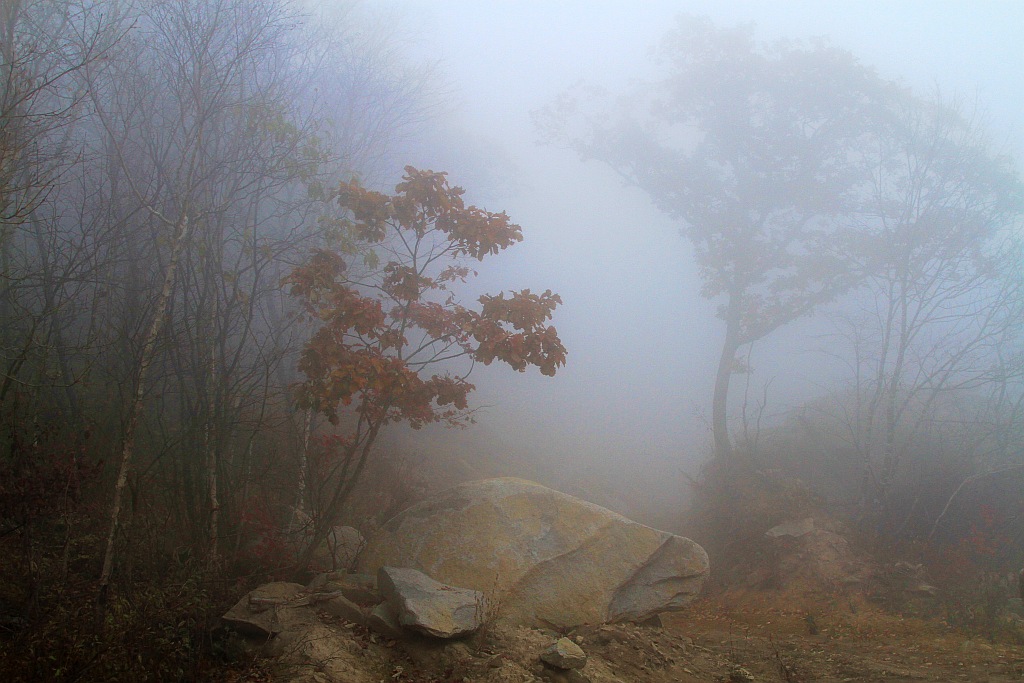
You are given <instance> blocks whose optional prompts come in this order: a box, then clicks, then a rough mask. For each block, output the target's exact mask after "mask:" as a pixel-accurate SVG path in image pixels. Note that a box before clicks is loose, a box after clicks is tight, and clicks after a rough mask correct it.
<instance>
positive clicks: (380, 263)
mask: <svg viewBox="0 0 1024 683" xmlns="http://www.w3.org/2000/svg"><path fill="white" fill-rule="evenodd" d="M395 191H396V193H395V194H394V195H393V196H388V195H385V194H382V193H380V192H374V191H372V190H368V189H365V188H364V187H362V186H361V185H360V184H359V183H358V182H356V181H352V182H350V183H345V184H342V185H341V187H340V188H339V189H338V190H337V192H336V195H335V199H336V201H337V202H338V205H339V206H340V207H341V208H342V209H343V210H344V211H345V213H346V215H347V218H346V220H345V221H343V227H344V233H345V235H346V241H347V242H349V244H350V246H351V244H352V243H355V244H362V245H365V246H367V247H369V248H370V249H371V251H368V252H366V255H365V256H364V258H363V259H362V264H361V265H360V266H359V267H358V268H356V267H354V266H353V265H352V264H350V263H349V262H348V260H347V259H346V256H345V255H344V254H343V253H339V252H338V251H334V250H329V249H319V250H316V251H315V252H314V253H313V255H312V256H311V258H310V259H309V261H308V262H307V263H305V264H303V265H301V266H299V267H297V268H295V269H294V270H293V271H292V272H291V274H290V275H289V276H288V277H287V278H286V279H285V284H286V285H288V286H290V292H291V294H292V295H293V296H295V297H298V298H299V299H301V300H302V302H303V305H304V308H305V311H306V314H307V315H308V316H309V317H310V318H311V319H313V320H314V321H316V323H317V324H318V325H319V327H318V328H317V329H316V331H315V332H314V333H313V335H312V337H311V338H310V340H309V341H308V342H307V343H306V345H305V347H304V348H303V350H302V355H301V357H300V360H299V369H300V370H301V371H302V372H303V374H305V376H306V380H305V381H304V382H303V383H302V384H301V386H300V388H299V392H298V402H299V405H300V407H303V408H306V409H310V410H314V411H317V412H319V413H321V414H323V415H324V416H326V417H327V419H328V420H329V421H330V422H331V423H332V424H334V425H336V426H340V425H342V423H344V427H343V428H342V433H341V434H339V435H337V437H335V438H334V439H332V441H333V443H334V444H335V447H334V449H333V451H334V454H335V456H334V457H333V458H332V461H331V462H330V463H329V469H328V471H327V472H326V473H321V474H320V476H321V477H322V481H326V482H329V486H328V489H327V491H328V493H327V495H326V496H324V497H323V500H321V501H320V502H319V505H317V510H316V513H317V514H315V515H314V520H313V529H312V542H311V543H310V545H309V546H308V547H307V550H306V552H305V553H304V555H303V557H302V558H301V560H300V565H301V567H302V568H304V567H305V566H306V565H308V563H309V559H310V557H311V554H312V552H313V548H315V546H316V545H317V544H318V543H319V542H320V541H322V539H324V538H325V537H326V536H327V533H328V532H329V530H330V529H331V527H332V526H333V525H334V524H335V523H336V522H337V517H338V516H339V514H340V511H341V507H342V506H343V505H344V503H345V501H346V500H347V499H348V498H349V496H350V495H351V493H352V491H353V489H354V488H355V486H356V484H357V482H358V480H359V475H360V473H361V472H362V471H363V469H364V467H365V466H366V463H367V460H368V458H369V456H370V454H371V453H372V450H373V445H374V443H375V441H376V439H377V436H378V434H379V433H380V430H381V429H382V428H383V427H384V426H385V425H388V424H391V423H395V422H405V423H407V424H409V425H411V426H412V427H413V428H415V429H418V428H420V427H422V426H424V425H426V424H430V423H443V424H447V425H450V426H464V425H466V424H467V423H468V422H470V421H471V411H470V409H469V404H468V400H467V398H468V395H469V393H470V392H471V391H472V390H473V388H474V387H473V385H472V384H470V383H469V382H468V381H467V377H468V375H469V373H470V371H471V370H472V367H473V365H474V363H475V362H476V361H479V362H481V363H483V364H485V365H489V364H490V363H492V362H493V361H495V360H498V361H502V362H504V363H507V364H508V365H509V366H511V367H512V368H513V369H515V370H518V371H520V372H523V371H525V370H526V368H527V367H528V366H530V365H533V366H536V367H537V368H539V369H540V371H541V373H543V374H545V375H554V374H555V371H556V370H557V369H558V368H559V367H560V366H562V365H564V364H565V354H566V350H565V347H564V346H563V345H562V341H561V339H559V337H558V333H557V332H556V330H555V328H554V327H553V326H551V325H549V324H548V321H549V320H550V319H551V316H552V313H553V311H554V309H555V307H556V306H558V304H560V303H561V298H560V297H559V296H558V295H557V294H553V293H552V292H551V291H550V290H548V291H545V292H544V293H543V294H534V293H532V292H531V291H530V290H528V289H524V290H522V291H519V292H511V293H510V294H509V295H506V294H505V293H500V294H497V295H484V296H481V297H480V298H479V300H478V301H479V304H480V306H479V307H478V308H475V309H473V308H467V307H466V306H463V305H461V304H459V303H458V302H457V301H456V298H455V295H454V294H453V293H452V292H451V290H450V288H451V287H452V286H453V285H455V284H457V283H464V282H466V281H467V280H468V279H469V278H470V277H471V276H473V275H476V272H475V271H473V270H472V269H470V268H469V267H468V266H467V265H466V263H467V262H468V260H470V259H476V260H478V261H483V260H484V258H485V257H487V256H490V255H492V254H497V253H498V252H500V251H502V250H504V249H506V248H507V247H510V246H512V245H513V244H515V243H517V242H520V241H522V239H523V236H522V231H521V229H520V227H519V226H518V225H516V224H515V223H512V222H511V221H510V220H509V217H508V215H506V214H505V213H504V212H501V213H491V212H488V211H484V210H482V209H479V208H477V207H475V206H466V204H465V203H464V201H463V199H462V195H463V193H464V190H463V189H462V188H460V187H452V186H451V185H449V183H448V180H447V177H446V174H445V173H436V172H433V171H420V170H417V169H415V168H412V167H408V166H407V167H406V168H405V175H404V176H403V180H402V182H400V183H399V184H398V185H397V186H396V187H395ZM380 254H383V255H384V256H383V257H381V256H380ZM357 270H358V271H359V272H356V271H357ZM460 361H461V362H460ZM341 411H343V412H344V415H345V418H346V419H344V420H342V416H343V414H342V412H341ZM325 475H326V476H325Z"/></svg>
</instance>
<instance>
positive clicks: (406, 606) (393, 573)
mask: <svg viewBox="0 0 1024 683" xmlns="http://www.w3.org/2000/svg"><path fill="white" fill-rule="evenodd" d="M377 587H378V589H379V590H380V593H381V595H382V596H384V599H385V600H386V601H387V602H388V604H389V606H390V607H391V608H392V609H393V610H394V612H395V613H396V614H397V615H398V623H400V624H401V625H402V626H405V627H406V628H410V629H412V630H414V631H419V632H420V633H423V634H426V635H429V636H434V637H437V638H454V637H455V636H460V635H464V634H467V633H472V632H473V631H475V630H476V629H478V628H480V625H481V624H482V623H483V616H484V613H485V607H486V598H485V597H484V595H483V593H480V592H478V591H475V590H470V589H467V588H457V587H454V586H447V585H445V584H443V583H439V582H437V581H434V580H433V579H431V578H430V577H429V576H427V575H426V574H424V573H423V572H420V571H417V570H415V569H400V568H396V567H381V568H380V570H379V572H378V573H377Z"/></svg>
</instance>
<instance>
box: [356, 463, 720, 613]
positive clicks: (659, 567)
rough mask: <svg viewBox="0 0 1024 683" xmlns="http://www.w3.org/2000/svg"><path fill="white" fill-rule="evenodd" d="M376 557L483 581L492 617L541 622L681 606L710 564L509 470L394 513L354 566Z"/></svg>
mask: <svg viewBox="0 0 1024 683" xmlns="http://www.w3.org/2000/svg"><path fill="white" fill-rule="evenodd" d="M382 566H392V567H410V568H414V569H418V570H420V571H422V572H424V573H425V574H427V575H429V576H431V577H433V578H434V579H436V580H438V581H442V582H444V583H447V584H450V585H455V586H464V587H466V588H470V589H473V590H477V591H481V592H483V593H484V594H485V595H486V596H487V600H488V604H489V605H491V606H492V607H491V608H490V612H492V613H493V616H494V618H495V619H496V620H497V621H500V622H503V623H506V624H520V625H525V626H533V627H538V628H552V627H555V628H563V627H567V628H568V627H573V626H579V625H581V624H597V623H603V622H607V621H615V620H626V619H629V620H643V619H645V618H647V617H649V616H651V615H653V614H657V613H659V612H663V611H669V610H672V609H678V608H679V607H681V606H683V605H685V604H686V603H688V602H690V601H691V600H693V598H694V597H696V595H697V594H698V592H699V591H700V589H701V587H702V585H703V583H704V581H705V579H706V578H707V575H708V569H709V567H708V557H707V554H706V553H705V552H704V549H703V548H701V547H700V546H699V545H697V544H696V543H694V542H693V541H691V540H689V539H686V538H682V537H680V536H674V535H673V534H670V533H667V532H664V531H658V530H656V529H652V528H650V527H647V526H644V525H642V524H638V523H637V522H634V521H632V520H629V519H627V518H625V517H623V516H622V515H619V514H616V513H614V512H612V511H610V510H607V509H605V508H602V507H600V506H598V505H594V504H592V503H588V502H585V501H582V500H580V499H578V498H574V497H572V496H569V495H567V494H564V493H560V492H558V491H554V490H552V489H549V488H547V487H544V486H541V485H540V484H536V483H533V482H529V481H525V480H523V479H514V478H500V479H487V480H484V481H476V482H469V483H466V484H462V485H460V486H456V487H454V488H452V489H448V490H447V491H444V492H442V493H440V494H438V495H436V496H434V497H432V498H430V499H427V500H426V501H423V502H422V503H420V504H418V505H415V506H413V507H411V508H409V509H407V510H405V511H404V512H402V513H400V514H399V515H397V516H396V517H394V518H393V519H391V520H390V521H389V522H388V523H387V524H385V525H384V526H383V527H382V528H381V529H380V530H379V531H378V532H377V533H376V534H374V535H373V536H372V537H371V538H370V539H369V540H368V542H367V547H366V548H365V549H364V550H363V553H362V554H361V556H360V560H359V567H360V571H363V572H374V571H376V570H377V569H379V568H380V567H382Z"/></svg>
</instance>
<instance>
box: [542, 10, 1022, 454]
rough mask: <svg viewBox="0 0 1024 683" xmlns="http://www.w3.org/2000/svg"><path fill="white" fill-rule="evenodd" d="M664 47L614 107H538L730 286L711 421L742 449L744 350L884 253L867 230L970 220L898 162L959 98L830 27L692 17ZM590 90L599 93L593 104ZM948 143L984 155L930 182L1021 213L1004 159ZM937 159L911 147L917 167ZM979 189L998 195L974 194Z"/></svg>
mask: <svg viewBox="0 0 1024 683" xmlns="http://www.w3.org/2000/svg"><path fill="white" fill-rule="evenodd" d="M660 56H661V58H662V64H663V66H664V71H665V75H664V77H663V78H662V79H660V80H657V81H655V82H653V83H649V84H646V85H642V86H638V87H637V88H635V89H634V90H633V91H631V92H629V93H628V94H627V95H626V96H624V97H621V98H619V99H618V100H617V101H616V100H612V101H611V106H610V107H609V109H608V110H606V111H600V112H598V111H597V110H596V108H595V105H594V102H593V95H594V92H593V90H590V91H589V92H588V91H587V89H584V88H580V89H577V90H576V91H570V92H568V93H566V94H564V95H563V96H561V97H560V98H559V99H558V100H556V101H555V102H554V103H553V104H552V105H550V106H549V107H547V108H546V109H545V110H543V111H541V112H540V113H539V114H537V116H536V120H537V124H538V128H539V129H540V131H541V134H542V136H544V137H546V138H547V139H548V140H549V141H552V142H555V143H556V144H565V145H568V146H569V147H570V148H571V149H573V150H575V151H576V152H577V153H579V154H580V156H581V157H582V158H584V159H595V160H598V161H602V162H604V163H606V164H608V165H609V166H610V167H612V168H613V169H614V170H615V171H617V172H618V173H619V174H620V175H621V176H622V177H623V178H624V180H625V181H626V182H627V183H630V184H633V185H635V186H637V187H639V188H641V189H643V190H644V191H645V192H646V193H647V194H648V195H649V196H650V198H651V199H652V201H653V202H654V203H655V205H656V206H658V207H659V208H660V209H661V210H662V211H664V212H665V213H667V214H668V215H670V216H672V217H673V218H676V219H678V220H679V221H680V223H681V225H682V232H683V233H684V234H685V235H686V236H687V237H688V238H689V240H690V242H691V243H692V245H693V248H694V254H695V258H696V260H697V264H698V266H699V269H700V275H701V277H702V279H703V283H704V284H703V288H702V292H701V293H702V294H703V296H705V297H708V298H711V299H715V300H718V301H720V302H721V305H720V306H719V310H718V315H719V317H720V318H721V319H722V320H723V321H724V322H725V339H724V342H723V345H722V351H721V356H720V359H719V363H718V369H717V373H716V381H715V390H714V397H713V403H712V427H713V432H714V440H715V449H716V452H717V453H718V454H719V455H721V456H729V455H730V454H731V453H732V451H733V447H732V443H731V441H730V433H729V428H728V396H729V385H730V379H731V376H732V375H733V373H734V372H736V371H737V370H740V369H742V367H741V365H740V364H739V362H738V359H737V353H738V351H739V350H740V349H741V348H742V347H743V346H744V345H748V344H751V343H753V342H755V341H758V340H760V339H762V338H764V337H766V336H767V335H769V334H771V333H772V332H773V331H775V330H777V329H778V328H780V327H781V326H783V325H786V324H787V323H790V322H792V321H793V320H796V319H798V318H800V317H802V316H805V315H807V314H808V313H810V312H811V311H813V310H814V309H815V308H816V307H818V306H820V305H821V304H823V303H825V302H828V301H830V300H832V299H834V298H836V297H837V296H839V295H840V294H841V293H843V292H845V291H848V290H849V289H850V288H852V287H854V286H857V285H859V284H861V283H862V282H863V281H864V279H865V278H866V277H868V273H869V272H871V273H874V272H877V271H876V270H875V269H876V268H885V267H886V266H884V265H882V263H881V261H880V260H878V259H874V260H872V259H871V258H867V256H866V254H867V252H866V251H865V248H866V247H868V243H869V242H872V241H873V240H875V239H878V238H880V239H882V240H883V242H885V244H887V245H892V244H894V241H893V240H894V239H897V238H895V237H894V234H893V233H899V234H900V235H902V234H904V233H909V232H913V231H914V230H918V231H920V230H924V232H925V233H929V234H930V232H931V231H932V230H934V229H936V227H941V226H942V225H950V224H952V223H955V222H956V221H958V220H960V218H961V216H960V214H957V213H956V209H955V208H953V207H950V210H949V211H945V212H944V213H942V214H941V217H940V215H939V214H937V213H935V212H934V211H932V212H929V213H927V214H922V215H919V216H917V217H916V219H910V218H908V217H907V216H906V215H905V209H906V200H907V199H908V197H910V196H911V195H910V193H912V192H913V187H912V185H913V182H914V180H913V179H912V178H910V177H909V176H908V174H907V170H906V169H904V170H903V171H901V170H900V169H899V168H894V166H895V165H898V164H899V162H900V157H899V153H898V151H897V150H900V151H902V152H908V151H909V152H910V153H912V154H916V153H917V150H918V149H919V147H920V146H921V145H928V144H929V142H930V141H929V140H924V139H921V137H922V135H924V134H925V133H926V128H927V124H926V123H925V122H924V119H925V118H927V116H928V115H930V114H929V112H933V113H935V116H939V117H943V116H947V115H948V113H949V112H948V110H947V109H944V108H942V107H938V108H936V107H935V105H934V104H929V103H925V102H923V101H921V100H919V99H918V98H916V97H914V96H913V95H911V94H910V93H908V92H906V91H905V89H903V88H901V87H899V86H897V85H896V84H894V83H891V82H887V81H885V80H883V79H882V78H880V77H879V76H878V75H877V74H876V73H874V72H873V71H872V70H871V69H869V68H867V67H865V66H862V65H861V64H859V63H858V61H857V60H856V59H855V58H854V57H853V56H852V55H851V54H849V53H848V52H846V51H843V50H840V49H836V48H834V47H831V46H829V45H828V44H826V43H824V42H812V43H810V44H801V43H793V42H787V41H782V42H778V43H773V44H759V43H757V42H756V41H755V40H754V38H753V32H752V29H751V27H740V28H732V29H720V28H717V27H715V26H714V25H713V24H712V23H711V22H710V21H709V20H707V19H698V18H691V17H684V18H681V19H680V20H679V23H678V25H677V26H676V28H675V29H674V30H673V31H671V32H670V33H669V34H668V35H667V36H666V38H665V40H664V42H663V44H662V45H661V49H660ZM584 95H590V96H591V98H592V99H591V101H590V102H589V103H587V104H584V103H583V96H584ZM588 107H589V108H588ZM915 121H916V123H915ZM934 143H935V145H939V144H941V145H944V147H943V149H942V152H941V154H942V155H943V156H944V157H946V158H948V159H950V161H951V162H952V160H953V159H956V158H963V159H965V160H966V159H967V158H968V157H970V169H971V170H966V169H965V171H964V172H963V173H962V174H961V175H960V176H959V177H958V178H956V179H954V178H953V177H949V178H948V179H947V180H943V181H941V182H939V181H935V182H931V181H930V184H929V185H928V187H929V188H930V190H931V191H933V192H944V191H945V192H948V193H949V197H950V201H951V202H952V203H956V202H959V203H960V204H959V206H960V208H962V209H963V210H964V211H969V212H973V213H971V217H970V221H971V225H976V227H975V228H970V230H973V231H975V232H976V233H977V235H976V236H981V232H979V231H982V232H983V231H984V230H991V229H993V228H994V227H995V225H997V224H999V223H1000V221H1002V220H1004V219H1005V218H1006V217H1007V215H1008V214H1007V212H1006V210H1005V208H998V209H997V208H995V206H996V205H998V206H999V207H1009V206H1010V205H1011V204H1012V202H1001V203H1000V202H999V201H996V200H995V199H993V194H996V195H1000V196H1001V193H1002V192H1003V191H1004V190H1005V189H1006V187H1007V185H1006V184H1007V183H1008V182H1011V180H1010V178H1011V176H1009V175H1008V174H1007V171H1006V169H1005V168H1004V166H1005V164H1004V163H1003V162H1002V161H1000V160H999V159H996V158H993V157H990V156H988V155H987V154H986V153H984V152H981V151H978V150H976V149H973V148H969V146H968V144H967V143H968V141H966V140H960V139H959V138H948V137H947V138H945V139H942V140H935V141H934ZM933 151H934V150H933ZM968 152H970V153H969V154H968ZM925 163H926V161H925V160H924V159H921V160H920V161H919V162H918V161H915V162H913V163H912V165H913V166H914V169H913V171H912V172H918V171H920V170H921V167H920V166H919V164H925ZM890 169H892V170H893V172H892V173H890V172H889V170H890ZM933 180H934V174H933ZM943 183H945V184H943ZM953 183H959V184H958V185H956V186H955V187H954V185H953ZM897 195H898V196H897ZM968 195H969V196H970V197H973V198H976V199H978V200H980V199H981V198H982V197H987V198H988V199H987V200H985V203H983V204H981V205H974V204H971V201H972V200H970V199H968V198H967V197H968ZM932 203H933V204H934V206H935V207H936V210H937V209H938V206H939V205H938V203H937V201H932ZM986 212H987V213H986ZM982 214H984V215H982ZM936 220H940V222H941V225H938V224H936V225H932V223H934V222H935V221H936ZM883 235H884V236H883Z"/></svg>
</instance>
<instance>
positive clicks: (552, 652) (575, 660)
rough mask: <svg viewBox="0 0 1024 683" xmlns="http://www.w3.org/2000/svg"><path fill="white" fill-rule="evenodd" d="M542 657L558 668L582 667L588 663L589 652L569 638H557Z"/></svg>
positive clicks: (544, 660)
mask: <svg viewBox="0 0 1024 683" xmlns="http://www.w3.org/2000/svg"><path fill="white" fill-rule="evenodd" d="M540 658H541V661H543V662H545V663H546V664H550V665H551V666H553V667H555V668H557V669H582V668H583V667H584V666H586V664H587V653H586V652H584V651H583V649H582V648H581V647H580V646H579V645H577V644H576V643H574V642H572V641H571V640H569V639H568V638H559V639H558V640H556V641H555V642H554V643H552V644H551V647H549V648H548V649H546V650H544V652H542V653H541V655H540Z"/></svg>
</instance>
